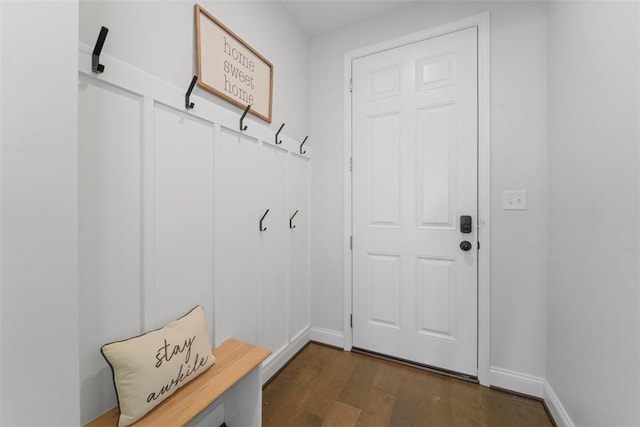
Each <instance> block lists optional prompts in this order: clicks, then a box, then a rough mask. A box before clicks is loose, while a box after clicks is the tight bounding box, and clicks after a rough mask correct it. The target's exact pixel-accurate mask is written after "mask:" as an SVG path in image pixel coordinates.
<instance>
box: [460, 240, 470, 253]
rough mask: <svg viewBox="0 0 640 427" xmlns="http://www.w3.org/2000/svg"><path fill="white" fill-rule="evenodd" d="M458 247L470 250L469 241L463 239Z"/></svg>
mask: <svg viewBox="0 0 640 427" xmlns="http://www.w3.org/2000/svg"><path fill="white" fill-rule="evenodd" d="M460 249H462V250H463V251H465V252H466V251H468V250H470V249H471V242H468V241H467V240H463V241H462V242H460Z"/></svg>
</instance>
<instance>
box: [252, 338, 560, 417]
mask: <svg viewBox="0 0 640 427" xmlns="http://www.w3.org/2000/svg"><path fill="white" fill-rule="evenodd" d="M263 425H264V426H278V427H288V426H296V427H301V426H302V427H305V426H309V427H318V426H341V427H342V426H359V427H384V426H394V427H396V426H399V427H400V426H447V427H448V426H483V427H484V426H541V427H548V426H552V425H553V424H552V422H551V420H550V419H549V417H548V416H547V414H546V412H545V410H544V407H543V406H542V403H541V402H539V401H536V400H533V399H527V398H524V397H521V396H515V395H512V394H509V393H505V392H502V391H498V390H493V389H489V388H487V387H482V386H479V385H476V384H471V383H468V382H464V381H460V380H457V379H454V378H450V377H446V376H443V375H438V374H435V373H431V372H425V371H422V370H419V369H415V368H411V367H407V366H404V365H400V364H396V363H393V362H389V361H385V360H381V359H377V358H373V357H369V356H366V355H361V354H354V353H351V352H344V351H341V350H338V349H334V348H329V347H326V346H322V345H318V344H314V343H312V344H310V345H309V346H307V347H306V348H305V349H304V350H303V351H302V352H301V353H300V354H299V355H298V356H296V358H295V359H294V360H292V361H291V363H290V364H289V365H288V366H287V367H286V368H285V369H284V370H283V371H282V372H281V373H280V374H279V375H278V376H277V377H276V378H274V379H273V381H272V382H271V383H270V384H269V385H268V386H267V387H266V388H265V389H264V392H263Z"/></svg>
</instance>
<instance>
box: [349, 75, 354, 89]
mask: <svg viewBox="0 0 640 427" xmlns="http://www.w3.org/2000/svg"><path fill="white" fill-rule="evenodd" d="M349 92H353V78H350V79H349Z"/></svg>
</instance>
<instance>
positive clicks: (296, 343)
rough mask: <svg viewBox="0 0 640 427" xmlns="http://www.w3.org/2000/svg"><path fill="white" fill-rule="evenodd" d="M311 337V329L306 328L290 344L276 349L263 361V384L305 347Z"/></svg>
mask: <svg viewBox="0 0 640 427" xmlns="http://www.w3.org/2000/svg"><path fill="white" fill-rule="evenodd" d="M309 339H310V330H309V329H306V330H304V331H302V332H301V333H299V334H298V335H297V336H296V337H295V338H294V339H293V340H292V341H291V343H290V344H289V345H286V346H284V347H282V348H281V349H279V350H277V351H274V352H273V353H272V354H271V356H269V357H268V358H267V359H266V360H265V361H264V362H263V363H262V384H264V383H266V382H267V381H269V380H270V379H271V377H273V376H274V375H275V374H276V373H277V372H278V371H279V370H280V369H281V368H282V367H283V366H284V365H285V364H286V363H287V362H288V361H289V360H291V358H292V357H293V356H295V355H296V353H297V352H299V351H300V349H301V348H302V347H304V346H305V345H306V344H307V343H308V342H309Z"/></svg>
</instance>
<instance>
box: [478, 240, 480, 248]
mask: <svg viewBox="0 0 640 427" xmlns="http://www.w3.org/2000/svg"><path fill="white" fill-rule="evenodd" d="M478 250H480V241H479V240H478Z"/></svg>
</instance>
